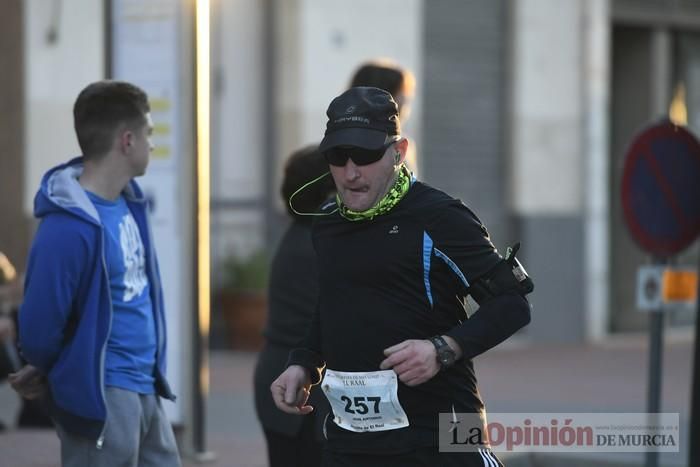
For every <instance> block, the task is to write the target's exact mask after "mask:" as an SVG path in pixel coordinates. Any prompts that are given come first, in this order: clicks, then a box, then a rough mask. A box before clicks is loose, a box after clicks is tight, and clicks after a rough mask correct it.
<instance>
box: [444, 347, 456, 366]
mask: <svg viewBox="0 0 700 467" xmlns="http://www.w3.org/2000/svg"><path fill="white" fill-rule="evenodd" d="M454 362H455V354H454V352H452V350H443V351H442V352H440V363H441V364H442V365H443V366H450V365H452V364H453V363H454Z"/></svg>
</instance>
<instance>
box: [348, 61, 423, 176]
mask: <svg viewBox="0 0 700 467" xmlns="http://www.w3.org/2000/svg"><path fill="white" fill-rule="evenodd" d="M357 86H368V87H374V88H379V89H383V90H385V91H386V92H388V93H389V94H391V95H392V97H393V98H394V101H395V102H396V105H397V106H398V108H399V118H400V119H401V122H402V123H403V124H406V122H407V121H408V119H409V117H410V116H411V105H412V103H413V99H414V98H415V94H416V77H415V76H414V75H413V73H412V72H411V70H409V69H407V68H404V67H402V66H400V65H398V64H397V63H396V62H394V61H392V60H389V59H387V58H378V59H375V60H370V61H367V62H365V63H363V64H362V65H360V66H359V67H358V68H357V70H356V71H355V73H354V74H353V76H352V79H351V80H350V87H351V88H354V87H357ZM405 163H406V166H407V167H408V168H409V170H411V172H413V174H414V175H416V176H418V161H417V159H416V148H415V144H413V142H412V141H410V140H409V144H408V149H407V150H406V162H405Z"/></svg>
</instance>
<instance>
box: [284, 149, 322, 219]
mask: <svg viewBox="0 0 700 467" xmlns="http://www.w3.org/2000/svg"><path fill="white" fill-rule="evenodd" d="M325 173H328V163H327V162H326V160H325V159H324V157H323V155H322V154H321V153H320V152H319V150H318V146H316V145H314V146H307V147H305V148H302V149H299V150H297V151H295V152H293V153H292V154H291V155H290V156H289V158H288V159H287V162H286V164H285V166H284V179H283V180H282V187H281V189H280V194H281V195H282V200H283V201H284V205H285V207H286V208H287V212H289V214H290V215H291V216H292V217H294V218H295V219H296V220H298V221H308V222H310V221H311V219H312V218H311V216H300V215H298V214H296V213H295V212H294V211H292V209H291V207H290V206H289V198H290V197H291V196H292V195H293V194H294V192H295V191H297V190H298V189H299V188H301V187H302V186H304V184H305V183H308V182H310V181H311V180H314V179H315V178H317V177H320V176H321V175H323V174H325ZM333 193H335V184H334V183H333V177H331V176H330V175H327V176H326V177H324V178H322V179H321V180H319V181H317V182H316V183H312V184H311V185H309V186H307V187H306V188H304V189H303V190H301V191H300V192H299V193H297V195H296V196H295V197H294V199H293V200H292V205H293V206H294V209H296V210H297V211H299V212H316V211H317V210H318V208H319V206H321V204H322V203H323V202H324V201H326V200H327V199H328V198H330V197H331V195H332V194H333Z"/></svg>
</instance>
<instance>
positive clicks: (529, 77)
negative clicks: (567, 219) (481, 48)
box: [511, 0, 583, 215]
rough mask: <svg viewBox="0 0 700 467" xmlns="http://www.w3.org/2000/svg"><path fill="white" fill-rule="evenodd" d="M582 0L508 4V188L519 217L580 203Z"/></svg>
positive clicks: (567, 210)
mask: <svg viewBox="0 0 700 467" xmlns="http://www.w3.org/2000/svg"><path fill="white" fill-rule="evenodd" d="M581 4H582V0H571V1H561V0H518V1H517V2H513V8H514V13H513V14H514V21H513V24H514V31H513V34H514V38H513V44H514V51H513V53H514V64H513V77H512V83H513V120H512V121H513V141H512V148H513V154H512V155H513V191H512V198H511V202H512V205H513V207H514V208H515V211H516V212H517V213H518V214H523V215H528V214H575V213H578V212H579V211H580V209H581V206H582V174H581V169H582V162H581V149H580V147H581V141H582V134H581V123H582V120H581V119H582V94H581V93H582V90H581V89H582V88H581V72H582V69H581V64H582V50H583V49H582V43H581V41H582V37H581V20H582V18H581Z"/></svg>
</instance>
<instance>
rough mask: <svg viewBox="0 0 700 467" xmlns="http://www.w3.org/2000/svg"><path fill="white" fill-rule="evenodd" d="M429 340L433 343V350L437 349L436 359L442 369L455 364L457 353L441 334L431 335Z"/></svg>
mask: <svg viewBox="0 0 700 467" xmlns="http://www.w3.org/2000/svg"><path fill="white" fill-rule="evenodd" d="M430 342H432V343H433V345H434V346H435V350H437V361H438V363H439V364H440V367H441V368H442V369H443V370H444V369H446V368H449V367H451V366H452V365H454V364H455V361H457V354H456V353H455V351H454V350H452V347H450V346H449V345H448V344H447V342H445V339H444V338H443V337H442V336H433V337H431V338H430Z"/></svg>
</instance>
